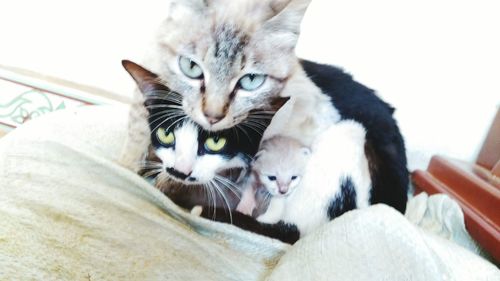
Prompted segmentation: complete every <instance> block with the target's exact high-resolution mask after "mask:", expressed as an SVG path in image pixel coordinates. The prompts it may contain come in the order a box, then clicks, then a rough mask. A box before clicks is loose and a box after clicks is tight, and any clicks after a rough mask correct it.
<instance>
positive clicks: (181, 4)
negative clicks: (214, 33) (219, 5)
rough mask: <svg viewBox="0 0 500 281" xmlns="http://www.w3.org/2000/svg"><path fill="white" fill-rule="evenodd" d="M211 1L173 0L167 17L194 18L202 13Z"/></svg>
mask: <svg viewBox="0 0 500 281" xmlns="http://www.w3.org/2000/svg"><path fill="white" fill-rule="evenodd" d="M212 2H213V0H173V1H172V2H171V4H170V7H169V11H168V13H169V16H168V18H169V19H171V20H173V21H179V20H185V19H186V18H187V19H190V18H191V19H193V18H196V17H197V16H201V15H203V14H204V13H205V12H206V11H207V8H208V7H209V6H211V4H212Z"/></svg>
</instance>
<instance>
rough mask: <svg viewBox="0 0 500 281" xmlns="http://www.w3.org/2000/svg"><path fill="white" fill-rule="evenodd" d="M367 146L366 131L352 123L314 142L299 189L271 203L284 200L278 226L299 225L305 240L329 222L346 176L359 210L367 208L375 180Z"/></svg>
mask: <svg viewBox="0 0 500 281" xmlns="http://www.w3.org/2000/svg"><path fill="white" fill-rule="evenodd" d="M364 143H365V129H364V128H363V126H362V125H361V124H359V123H357V122H355V121H351V120H347V121H341V122H339V123H337V124H334V125H331V126H330V127H328V129H327V130H325V131H324V132H322V133H320V134H319V135H318V137H317V138H316V139H315V140H314V142H313V145H312V148H311V149H312V152H311V156H310V158H309V162H308V163H307V166H306V171H305V174H304V176H303V178H302V180H301V182H300V184H299V186H297V187H296V189H295V191H294V192H293V193H292V194H290V195H289V196H287V197H284V198H282V197H280V198H272V199H271V204H270V206H271V205H272V204H273V203H272V202H273V201H275V200H284V211H283V214H282V216H281V217H280V218H276V217H274V222H277V221H279V220H283V221H285V222H289V223H293V224H295V225H296V226H297V227H298V229H299V231H300V233H301V236H303V235H306V234H308V233H309V232H311V231H312V230H314V229H316V228H317V227H318V226H320V225H321V224H324V223H326V222H328V221H329V218H328V215H327V210H328V207H329V204H330V202H331V200H332V199H333V198H334V197H335V195H337V194H338V193H339V192H340V179H341V178H343V177H345V176H350V177H351V179H352V181H353V184H354V185H355V191H356V198H357V200H356V203H357V207H358V208H364V207H367V206H368V200H369V194H370V190H371V179H370V173H369V170H368V160H367V159H366V156H365V153H364ZM272 212H273V213H276V210H272ZM264 215H266V214H264ZM264 215H263V217H264V218H265V219H266V220H267V219H268V218H267V217H266V216H264ZM260 219H261V218H260V217H259V219H258V220H260Z"/></svg>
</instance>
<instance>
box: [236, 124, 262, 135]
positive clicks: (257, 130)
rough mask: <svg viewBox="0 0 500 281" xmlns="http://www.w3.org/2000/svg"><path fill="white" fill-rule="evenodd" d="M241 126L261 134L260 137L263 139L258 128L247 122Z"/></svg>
mask: <svg viewBox="0 0 500 281" xmlns="http://www.w3.org/2000/svg"><path fill="white" fill-rule="evenodd" d="M240 124H241V126H245V127H246V128H249V129H251V130H252V131H254V132H256V133H257V134H259V136H261V137H262V131H260V130H259V129H258V128H255V127H254V126H252V125H250V124H248V123H246V122H242V123H240Z"/></svg>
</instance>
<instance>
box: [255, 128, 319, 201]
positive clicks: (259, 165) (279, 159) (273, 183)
mask: <svg viewBox="0 0 500 281" xmlns="http://www.w3.org/2000/svg"><path fill="white" fill-rule="evenodd" d="M309 156H310V150H309V149H308V148H306V147H304V146H302V145H301V144H299V143H298V142H295V141H293V142H292V141H290V140H288V139H287V138H282V137H275V138H271V139H270V140H267V141H265V142H264V143H263V144H262V150H260V151H259V152H258V154H257V157H256V160H255V162H254V163H253V166H252V170H253V172H254V173H255V175H256V176H257V177H258V179H259V182H260V183H261V185H262V186H264V187H265V188H266V189H267V191H268V192H269V193H270V194H271V195H273V196H287V195H289V194H290V193H291V192H293V190H294V189H295V188H296V186H297V185H298V184H299V183H300V180H301V179H302V176H303V175H304V171H305V167H306V164H307V161H308V160H309Z"/></svg>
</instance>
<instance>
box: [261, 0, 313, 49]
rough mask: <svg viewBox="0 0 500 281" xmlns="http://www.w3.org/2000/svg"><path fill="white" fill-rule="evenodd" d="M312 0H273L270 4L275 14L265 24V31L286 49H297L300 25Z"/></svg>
mask: <svg viewBox="0 0 500 281" xmlns="http://www.w3.org/2000/svg"><path fill="white" fill-rule="evenodd" d="M310 2H311V0H273V1H271V3H270V4H269V5H270V7H271V9H272V10H273V11H274V12H275V15H274V16H272V17H271V18H270V19H268V20H267V21H266V22H265V23H264V26H263V27H264V29H265V30H266V31H267V32H268V33H269V35H271V36H273V37H275V38H276V39H275V41H276V42H279V43H280V44H281V45H282V46H283V47H284V48H292V49H293V48H295V45H296V44H297V40H298V38H299V33H300V24H301V22H302V19H303V17H304V14H305V12H306V10H307V7H308V6H309V3H310Z"/></svg>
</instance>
